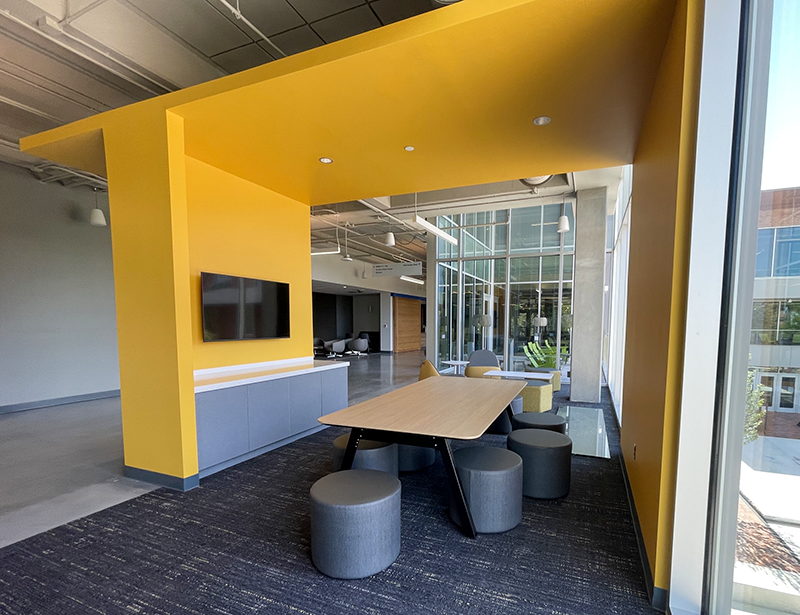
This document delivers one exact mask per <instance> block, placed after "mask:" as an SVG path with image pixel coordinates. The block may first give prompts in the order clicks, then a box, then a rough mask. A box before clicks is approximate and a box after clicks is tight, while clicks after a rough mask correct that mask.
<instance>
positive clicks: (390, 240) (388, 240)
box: [383, 231, 394, 248]
mask: <svg viewBox="0 0 800 615" xmlns="http://www.w3.org/2000/svg"><path fill="white" fill-rule="evenodd" d="M383 245H385V246H388V247H389V248H392V247H394V233H393V232H392V231H389V232H388V233H386V237H384V238H383Z"/></svg>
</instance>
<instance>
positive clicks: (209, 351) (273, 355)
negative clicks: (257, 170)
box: [186, 156, 313, 369]
mask: <svg viewBox="0 0 800 615" xmlns="http://www.w3.org/2000/svg"><path fill="white" fill-rule="evenodd" d="M186 181H187V197H188V212H189V275H190V280H191V298H192V301H191V311H192V345H193V357H194V368H195V369H205V368H209V367H220V366H224V365H238V364H243V363H260V362H262V361H275V360H279V359H291V358H295V357H308V356H311V355H312V354H313V328H312V313H311V233H310V231H309V218H308V216H309V210H308V206H307V205H303V204H302V203H299V202H297V201H294V200H292V199H290V198H288V197H285V196H282V195H280V194H278V193H276V192H272V191H271V190H268V189H266V188H263V187H261V186H258V185H256V184H254V183H251V182H249V181H246V180H244V179H241V178H239V177H237V176H235V175H231V174H230V173H226V172H225V171H222V170H220V169H217V168H216V167H213V166H211V165H208V164H206V163H204V162H200V161H199V160H195V159H194V158H191V157H189V156H187V157H186ZM201 271H209V272H212V273H226V274H230V275H237V276H243V277H248V278H259V279H263V280H273V281H276V282H287V283H288V284H289V293H290V296H289V305H290V310H291V314H290V317H289V319H290V320H289V322H290V333H291V337H290V338H288V339H275V340H246V341H233V342H214V343H204V342H203V323H202V313H201V302H200V272H201Z"/></svg>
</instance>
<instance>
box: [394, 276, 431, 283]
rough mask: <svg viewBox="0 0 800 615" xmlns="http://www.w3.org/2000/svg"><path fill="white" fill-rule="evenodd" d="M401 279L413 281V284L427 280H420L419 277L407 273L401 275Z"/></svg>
mask: <svg viewBox="0 0 800 615" xmlns="http://www.w3.org/2000/svg"><path fill="white" fill-rule="evenodd" d="M400 279H401V280H405V281H406V282H412V283H413V284H425V280H420V279H419V278H411V277H409V276H407V275H401V276H400Z"/></svg>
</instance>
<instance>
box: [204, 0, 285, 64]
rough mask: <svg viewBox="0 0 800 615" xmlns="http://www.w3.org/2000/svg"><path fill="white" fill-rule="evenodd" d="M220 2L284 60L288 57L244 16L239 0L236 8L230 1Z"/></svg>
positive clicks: (219, 0) (223, 0)
mask: <svg viewBox="0 0 800 615" xmlns="http://www.w3.org/2000/svg"><path fill="white" fill-rule="evenodd" d="M218 2H220V3H222V4H224V5H225V6H226V7H228V9H229V10H230V11H231V13H233V16H234V17H236V19H240V20H242V21H243V22H244V23H245V24H246V25H247V26H248V27H249V28H250V29H251V30H252V31H253V32H255V33H256V34H258V35H259V36H260V37H261V38H262V39H264V41H266V43H267V44H268V45H269V46H270V47H272V48H273V49H274V50H275V51H276V52H278V53H279V54H280V56H281V57H282V58H285V57H286V54H285V53H284V52H283V51H282V50H281V49H279V48H278V46H277V45H276V44H275V43H273V42H272V41H271V40H269V37H268V36H267V35H266V34H264V33H263V32H262V31H261V30H259V29H258V28H257V27H256V26H255V25H254V24H253V23H252V22H251V21H250V20H249V19H247V17H245V16H244V15H243V14H242V11H240V10H239V1H238V0H237V1H236V6H233V5H232V4H231V3H230V2H228V0H218Z"/></svg>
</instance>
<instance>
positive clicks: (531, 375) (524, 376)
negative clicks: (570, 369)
mask: <svg viewBox="0 0 800 615" xmlns="http://www.w3.org/2000/svg"><path fill="white" fill-rule="evenodd" d="M492 376H494V377H495V378H496V377H497V376H500V377H501V378H513V379H516V380H547V382H550V381H552V380H553V372H504V371H503V370H500V369H494V370H492V371H490V372H486V373H485V374H484V377H485V378H491V377H492Z"/></svg>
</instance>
